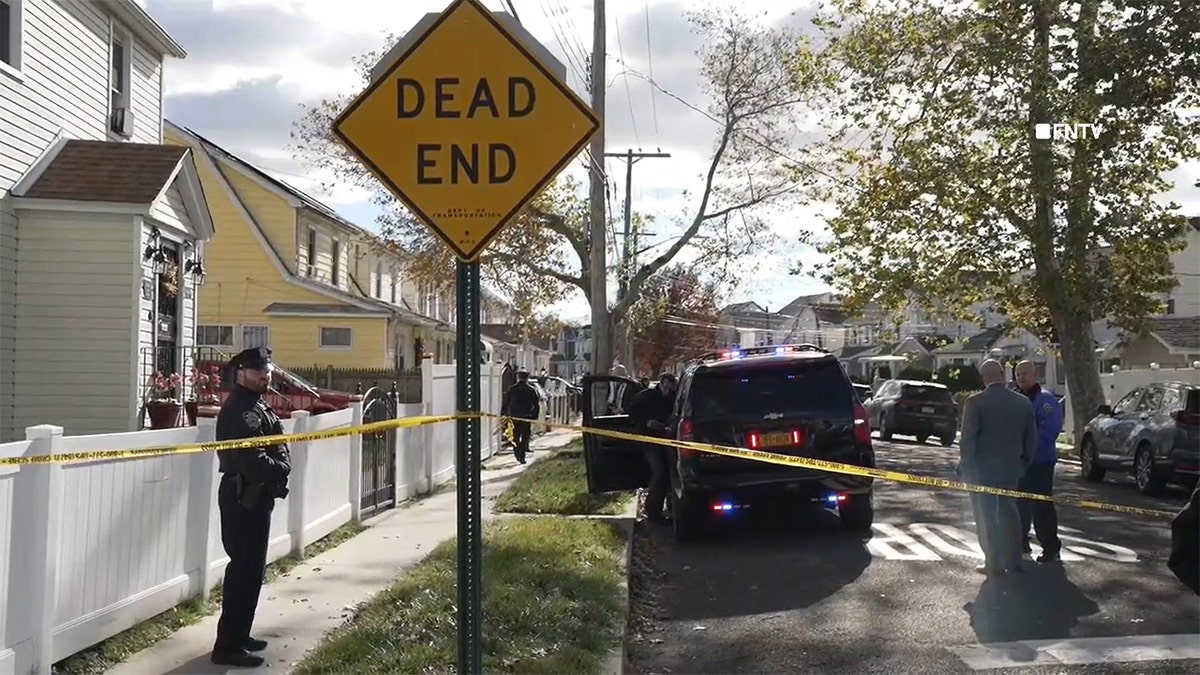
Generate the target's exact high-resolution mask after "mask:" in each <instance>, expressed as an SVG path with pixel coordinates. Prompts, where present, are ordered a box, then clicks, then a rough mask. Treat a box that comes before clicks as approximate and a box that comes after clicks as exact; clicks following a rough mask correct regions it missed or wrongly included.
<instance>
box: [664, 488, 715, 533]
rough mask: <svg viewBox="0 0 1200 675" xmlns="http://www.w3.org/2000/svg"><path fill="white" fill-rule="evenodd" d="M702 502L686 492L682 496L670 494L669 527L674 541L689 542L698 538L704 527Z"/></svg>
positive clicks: (698, 497)
mask: <svg viewBox="0 0 1200 675" xmlns="http://www.w3.org/2000/svg"><path fill="white" fill-rule="evenodd" d="M705 515H706V513H705V511H704V500H703V499H702V498H701V497H700V496H699V495H695V494H691V493H688V492H685V493H683V495H682V496H679V495H676V494H675V493H674V492H672V493H671V526H672V529H673V530H674V534H675V541H678V542H689V541H695V540H697V539H699V538H700V536H701V534H702V532H703V530H704V525H705Z"/></svg>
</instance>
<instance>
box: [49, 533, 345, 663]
mask: <svg viewBox="0 0 1200 675" xmlns="http://www.w3.org/2000/svg"><path fill="white" fill-rule="evenodd" d="M364 529H365V528H364V527H363V526H361V525H358V524H357V523H347V524H345V525H343V526H341V527H339V528H338V529H336V530H334V531H333V532H330V533H329V534H328V535H326V536H325V537H324V538H323V539H321V540H319V541H315V542H313V543H311V544H309V545H308V546H305V547H304V555H302V556H294V555H289V556H286V557H283V558H280V559H279V560H276V561H275V562H273V563H271V564H270V565H268V566H267V573H266V583H271V582H272V581H274V580H275V579H277V578H279V576H280V575H282V574H287V573H288V572H290V571H291V570H292V569H293V568H294V567H296V565H299V564H300V563H301V562H303V561H305V560H307V559H309V558H314V557H316V556H319V555H321V554H322V553H324V552H326V551H328V550H330V549H332V548H334V547H336V546H338V545H340V544H342V543H344V542H345V541H346V540H347V539H350V538H351V537H353V536H355V535H357V534H358V533H360V532H362V531H363V530H364ZM219 609H221V584H220V583H218V584H217V586H216V587H215V588H214V589H213V591H212V593H209V596H208V599H207V600H201V599H200V598H194V599H192V600H188V601H187V602H184V603H183V604H180V605H176V606H175V607H172V608H171V609H168V610H167V611H165V612H163V613H162V614H159V615H157V616H154V617H151V618H149V619H147V620H145V621H143V622H141V623H139V624H137V625H136V626H133V627H132V628H129V629H127V630H124V631H122V632H120V633H117V634H116V635H114V636H112V637H110V638H108V639H107V640H104V641H103V642H98V643H96V644H94V645H92V646H91V647H88V648H87V649H85V650H83V651H81V652H77V653H75V654H72V655H71V656H68V657H67V658H65V659H63V660H62V661H59V662H58V663H56V664H54V669H53V672H54V673H56V674H58V675H100V674H101V673H104V672H107V671H108V670H109V669H111V668H113V667H115V666H116V665H117V664H119V663H123V662H124V661H125V660H127V659H128V658H129V657H131V656H133V655H134V654H136V653H138V652H140V651H142V650H143V649H146V648H147V647H150V646H152V645H154V644H155V643H157V642H159V641H160V640H165V639H166V638H168V637H170V636H171V634H172V633H174V632H175V631H177V630H179V629H180V628H183V627H184V626H190V625H191V624H194V623H196V622H197V621H200V620H201V619H203V618H204V617H206V616H208V615H210V614H212V613H214V612H216V611H217V610H219Z"/></svg>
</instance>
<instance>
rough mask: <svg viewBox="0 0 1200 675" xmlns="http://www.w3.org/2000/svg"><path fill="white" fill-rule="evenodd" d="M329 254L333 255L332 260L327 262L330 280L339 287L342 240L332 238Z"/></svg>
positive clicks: (340, 280)
mask: <svg viewBox="0 0 1200 675" xmlns="http://www.w3.org/2000/svg"><path fill="white" fill-rule="evenodd" d="M330 255H332V256H333V262H331V263H330V264H329V277H330V281H331V282H332V283H333V285H334V286H339V287H340V286H341V285H342V265H341V263H342V242H340V241H338V240H337V239H334V240H333V246H332V247H331V248H330Z"/></svg>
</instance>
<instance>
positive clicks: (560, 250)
mask: <svg viewBox="0 0 1200 675" xmlns="http://www.w3.org/2000/svg"><path fill="white" fill-rule="evenodd" d="M689 18H690V20H691V23H692V26H693V29H694V30H695V31H696V32H697V33H698V34H700V35H702V36H703V38H704V46H703V47H702V48H701V49H700V51H699V53H698V56H699V62H700V74H701V77H702V81H703V83H704V85H705V89H706V93H707V94H708V98H709V101H708V106H707V109H703V110H702V109H699V108H697V111H698V113H697V114H704V115H706V116H708V117H709V118H710V119H712V120H713V121H714V123H715V127H716V133H715V138H714V142H713V148H712V153H711V155H710V157H709V160H708V162H707V164H706V165H704V166H702V167H701V172H702V173H701V175H700V180H701V187H700V188H699V190H698V191H697V192H695V193H694V194H689V195H686V207H685V210H684V211H683V212H681V213H680V214H678V215H677V217H676V218H675V219H674V220H675V222H673V223H670V224H667V223H662V224H660V227H661V228H662V229H663V230H666V229H668V225H670V226H672V227H671V228H670V229H673V230H674V234H673V235H672V237H671V238H669V239H666V240H663V241H660V242H658V243H659V246H656V247H654V248H653V249H652V250H651V251H650V252H649V253H648V254H647V255H645V256H644V257H643V260H645V262H644V263H643V264H640V265H638V266H637V269H635V270H627V271H626V273H627V275H628V276H627V278H628V283H627V286H628V290H627V293H626V294H625V296H624V297H623V298H621V299H620V300H618V301H617V302H615V303H608V302H607V299H606V298H605V299H601V298H593V297H591V288H590V284H589V279H590V277H591V274H592V270H591V269H590V264H589V260H590V247H589V238H588V231H589V229H588V228H589V217H588V212H587V205H586V201H585V200H584V198H583V195H584V191H583V190H582V189H581V188H580V186H579V185H578V184H577V183H576V182H574V181H572V180H570V179H568V178H563V179H561V180H559V181H558V182H557V183H555V185H554V187H552V188H550V189H548V190H547V191H546V192H545V193H543V194H542V195H541V196H539V197H538V199H537V200H536V202H535V203H534V204H533V205H532V207H531V208H530V209H528V210H527V211H526V212H525V213H524V214H522V215H521V216H520V218H518V219H517V221H516V222H515V223H513V224H512V226H510V227H509V228H507V229H506V230H505V231H504V232H502V233H501V234H500V235H499V236H498V237H497V238H496V239H495V240H494V242H493V243H492V244H491V246H490V247H489V249H488V250H487V251H486V252H485V253H484V254H483V256H482V257H481V259H480V260H481V262H482V276H483V280H484V282H485V283H487V284H488V285H490V286H491V287H493V288H495V289H496V290H497V291H499V292H500V293H502V294H504V295H506V296H508V297H509V298H520V299H521V302H519V303H518V304H520V305H522V306H523V307H528V308H537V307H545V306H547V305H549V304H553V303H555V302H557V301H559V300H562V299H563V298H565V297H567V296H569V295H571V294H573V293H576V292H581V293H583V295H584V297H585V298H586V299H587V300H588V301H589V303H592V304H595V303H597V302H601V303H602V304H604V306H605V308H606V309H607V314H608V322H607V323H608V326H606V327H603V330H605V331H607V332H609V333H610V334H611V330H612V327H613V326H614V325H615V324H620V323H621V322H622V321H624V319H625V316H626V314H628V313H629V311H630V309H631V307H632V306H633V305H634V304H635V303H637V302H638V300H639V299H640V298H641V296H642V292H643V289H644V288H645V287H646V285H647V284H648V283H649V282H650V280H651V279H652V278H653V277H654V276H655V275H656V274H657V273H658V272H659V271H660V270H661V269H663V268H664V267H665V266H667V265H669V264H671V263H672V262H673V261H675V260H676V258H677V257H678V256H679V255H680V253H681V252H682V251H684V249H688V250H689V251H690V252H691V258H692V259H693V264H695V265H699V266H704V267H705V268H706V269H709V270H713V271H721V270H725V271H729V272H731V271H732V270H736V271H737V272H738V273H740V274H745V273H746V271H747V270H748V269H751V270H752V269H753V264H754V260H753V259H752V258H749V256H751V255H752V254H754V253H757V252H760V251H761V250H762V248H763V247H765V246H769V245H770V239H771V233H770V230H769V228H767V226H766V224H765V222H764V221H763V220H762V219H761V217H760V214H761V213H762V211H763V210H764V209H766V208H768V207H769V208H771V209H772V210H777V209H778V208H780V207H781V206H782V203H783V202H784V201H786V200H787V199H788V198H790V197H791V196H793V195H794V194H795V187H796V185H797V177H796V175H795V172H794V167H789V166H788V165H787V163H786V162H785V161H784V160H783V159H782V156H781V152H780V149H781V148H786V147H787V146H788V145H789V144H790V141H791V139H792V137H793V136H794V135H795V129H794V125H793V124H792V113H794V112H795V110H796V109H797V108H798V107H799V106H800V105H801V104H802V103H804V102H806V101H807V100H809V99H811V98H813V96H814V93H815V92H817V91H820V90H822V89H823V88H824V87H823V86H820V87H819V86H817V85H818V80H817V78H820V77H824V76H825V75H824V73H823V72H822V71H821V69H820V68H819V67H818V63H817V61H816V57H815V55H814V53H813V51H812V50H811V49H810V48H809V46H808V43H807V41H806V40H805V39H804V38H802V37H801V36H800V35H799V34H797V33H795V32H793V31H789V30H784V29H778V28H772V27H767V26H765V25H763V23H762V22H758V21H754V20H749V19H748V18H747V17H745V16H742V15H740V14H738V13H736V12H734V11H732V10H721V11H713V10H700V11H697V12H694V13H691V14H690V15H689ZM395 41H396V40H395V39H394V38H393V39H389V40H387V45H386V46H385V47H384V48H383V49H380V50H377V51H374V52H371V53H369V54H365V55H364V56H362V57H361V58H360V59H358V60H357V66H358V70H359V73H360V76H361V78H360V81H359V83H358V85H359V86H357V87H355V88H354V91H347V92H346V93H345V94H344V95H342V96H337V97H333V98H329V99H326V100H322V101H319V102H316V103H313V104H311V105H307V106H305V109H304V112H303V115H302V117H301V119H300V120H299V121H298V123H297V125H296V127H295V129H294V131H293V134H292V138H293V147H294V149H295V151H296V153H297V155H298V156H299V157H300V158H301V159H302V160H304V161H305V162H306V163H307V164H309V165H310V166H313V167H316V168H321V169H326V170H329V171H330V172H331V174H332V175H333V176H334V177H335V180H336V181H338V182H339V183H341V184H345V185H355V186H361V187H365V188H368V189H370V190H372V191H373V192H374V194H375V195H376V200H377V202H378V203H379V204H380V205H381V206H382V207H383V208H384V210H385V211H386V215H384V216H383V218H382V221H381V233H382V235H383V236H384V237H385V238H387V239H389V240H390V241H392V242H395V243H396V244H398V247H399V249H401V250H403V251H406V252H407V253H406V259H407V263H408V264H407V268H408V269H407V271H408V273H409V275H410V276H411V277H413V278H417V279H421V280H424V281H428V282H432V283H443V284H446V283H452V282H453V275H452V274H449V273H448V270H450V269H451V263H452V256H451V253H450V252H449V251H448V250H446V248H445V247H444V246H443V245H442V243H441V241H440V240H439V239H437V238H436V237H435V236H434V235H432V234H431V233H430V232H429V231H428V230H427V229H426V228H425V227H424V225H422V224H420V223H418V222H417V221H416V220H415V219H414V218H413V216H412V215H411V214H410V213H409V212H408V211H407V210H406V209H405V208H404V207H403V206H402V205H401V204H400V203H399V202H398V201H397V200H395V199H394V198H392V196H391V195H390V194H389V193H387V192H386V191H385V190H384V189H383V188H382V186H380V185H378V184H377V182H376V181H375V179H374V178H373V177H372V176H371V175H370V173H369V172H368V171H367V170H366V169H365V168H364V167H362V166H361V165H360V164H359V162H358V161H357V160H355V159H354V158H353V157H352V156H351V155H350V154H349V153H347V152H346V150H345V149H344V148H343V147H342V146H341V144H340V143H339V142H338V141H337V140H336V138H335V137H334V136H333V135H332V133H331V132H330V126H331V124H332V122H333V120H334V119H336V117H337V115H338V114H340V112H341V111H342V110H343V109H344V108H345V106H346V105H347V103H348V102H349V100H350V98H351V97H352V95H353V94H354V93H356V92H357V91H358V90H360V89H361V88H362V87H365V86H366V85H367V84H368V82H369V78H370V69H371V68H372V67H373V66H374V65H375V63H376V62H377V61H378V59H379V57H380V56H381V55H382V54H383V53H385V52H386V50H387V49H388V48H390V47H391V45H392V44H394V43H395ZM629 74H630V75H632V76H638V75H640V74H639V73H632V72H631V73H629ZM651 84H652V86H656V87H658V86H659V85H658V84H657V83H653V82H651ZM667 93H668V94H670V92H667ZM671 95H673V94H671ZM689 105H690V104H689ZM784 154H786V153H784ZM610 258H611V256H610ZM613 267H617V266H616V265H614V266H613ZM605 273H606V274H607V273H608V272H607V271H606V272H605ZM593 329H594V330H595V329H596V327H593ZM597 344H598V347H599V348H598V350H597V352H598V353H596V354H594V355H593V361H594V363H599V364H608V363H611V361H612V343H611V341H602V340H600V341H597ZM605 369H606V367H605Z"/></svg>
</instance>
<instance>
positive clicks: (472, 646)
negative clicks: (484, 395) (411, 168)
mask: <svg viewBox="0 0 1200 675" xmlns="http://www.w3.org/2000/svg"><path fill="white" fill-rule="evenodd" d="M479 296H480V289H479V263H478V262H463V261H459V262H458V310H457V317H456V318H457V321H456V324H457V325H456V329H457V331H456V332H457V337H456V342H455V360H456V364H457V368H456V371H455V382H456V385H457V392H456V396H455V399H456V401H457V406H456V408H457V410H458V413H459V414H460V415H463V417H460V418H459V419H458V420H457V421H456V422H455V424H457V425H458V429H457V432H458V435H457V442H456V443H455V448H456V454H455V461H454V465H455V469H456V476H455V478H456V480H457V481H458V672H460V673H463V674H466V673H482V672H483V636H482V623H483V621H482V618H483V607H482V603H483V559H482V558H483V514H482V513H481V510H482V509H483V489H482V487H483V486H482V485H481V480H482V478H481V476H480V474H481V472H482V466H481V463H482V462H481V458H480V455H481V453H482V446H483V443H482V442H481V440H482V439H481V438H480V436H479V432H480V427H481V425H480V419H479V416H478V413H479V375H480V373H479V345H480V342H479Z"/></svg>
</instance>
